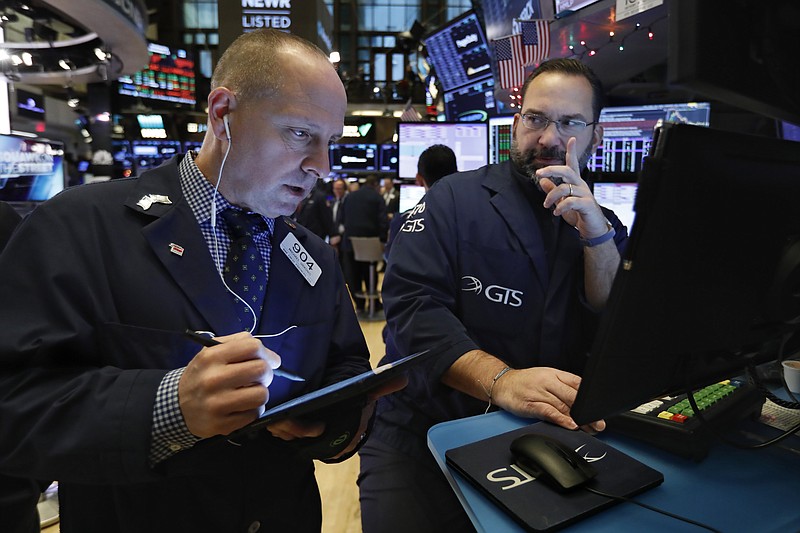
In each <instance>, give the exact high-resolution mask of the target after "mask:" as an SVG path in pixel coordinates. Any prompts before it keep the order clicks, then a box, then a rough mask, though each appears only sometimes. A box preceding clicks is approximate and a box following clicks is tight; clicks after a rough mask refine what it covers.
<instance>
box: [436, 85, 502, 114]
mask: <svg viewBox="0 0 800 533" xmlns="http://www.w3.org/2000/svg"><path fill="white" fill-rule="evenodd" d="M442 98H443V99H444V114H445V117H446V118H447V120H451V121H454V122H486V121H487V120H488V119H489V117H491V116H493V115H496V114H497V105H496V102H495V99H494V78H491V77H489V78H484V79H482V80H478V81H476V82H474V83H471V84H469V85H464V86H462V87H459V88H458V89H455V90H452V91H445V92H444V94H443V95H442Z"/></svg>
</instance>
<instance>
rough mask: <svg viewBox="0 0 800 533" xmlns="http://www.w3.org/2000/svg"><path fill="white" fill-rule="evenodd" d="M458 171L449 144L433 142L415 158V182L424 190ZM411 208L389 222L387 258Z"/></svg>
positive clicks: (385, 255)
mask: <svg viewBox="0 0 800 533" xmlns="http://www.w3.org/2000/svg"><path fill="white" fill-rule="evenodd" d="M456 172H458V164H457V162H456V154H455V153H454V152H453V150H452V149H451V148H450V147H449V146H445V145H443V144H434V145H433V146H429V147H428V148H426V149H425V150H424V151H423V152H422V153H421V154H419V159H418V160H417V176H416V184H417V185H419V186H420V187H425V191H427V190H428V189H430V188H431V187H432V186H433V184H434V183H436V182H437V181H439V179H441V178H443V177H445V176H449V175H450V174H455V173H456ZM413 211H414V210H413V209H409V210H407V211H405V212H403V213H400V214H399V215H398V216H395V217H394V218H393V219H392V220H391V222H390V223H389V237H388V238H387V240H386V248H385V249H384V251H383V255H384V257H385V258H386V259H387V260H388V258H389V251H390V250H391V249H392V244H393V243H394V240H395V238H397V235H398V234H399V233H400V231H401V228H402V227H403V224H404V222H405V221H406V220H407V219H408V218H409V217H410V216H411V213H412V212H413ZM413 229H414V228H412V227H410V226H409V227H407V228H406V231H407V232H411V231H413Z"/></svg>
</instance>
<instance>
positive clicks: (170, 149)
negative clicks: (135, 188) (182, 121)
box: [133, 140, 182, 174]
mask: <svg viewBox="0 0 800 533" xmlns="http://www.w3.org/2000/svg"><path fill="white" fill-rule="evenodd" d="M180 153H182V147H181V143H180V141H171V140H142V141H133V159H134V161H135V164H136V173H137V174H141V173H142V172H144V171H145V170H149V169H151V168H155V167H157V166H159V165H161V164H162V163H164V162H166V161H168V160H169V159H170V158H172V157H173V156H175V155H178V154H180Z"/></svg>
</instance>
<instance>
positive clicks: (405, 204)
mask: <svg viewBox="0 0 800 533" xmlns="http://www.w3.org/2000/svg"><path fill="white" fill-rule="evenodd" d="M423 196H425V187H423V186H422V185H415V184H413V183H401V184H400V212H401V213H405V212H406V211H408V210H409V209H411V208H412V207H414V206H415V205H417V204H418V203H419V201H420V200H422V197H423Z"/></svg>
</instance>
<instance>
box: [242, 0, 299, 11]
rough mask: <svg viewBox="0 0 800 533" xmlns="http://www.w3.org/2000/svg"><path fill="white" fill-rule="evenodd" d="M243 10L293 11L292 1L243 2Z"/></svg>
mask: <svg viewBox="0 0 800 533" xmlns="http://www.w3.org/2000/svg"><path fill="white" fill-rule="evenodd" d="M242 7H243V8H253V7H254V8H260V9H292V0H242Z"/></svg>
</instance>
